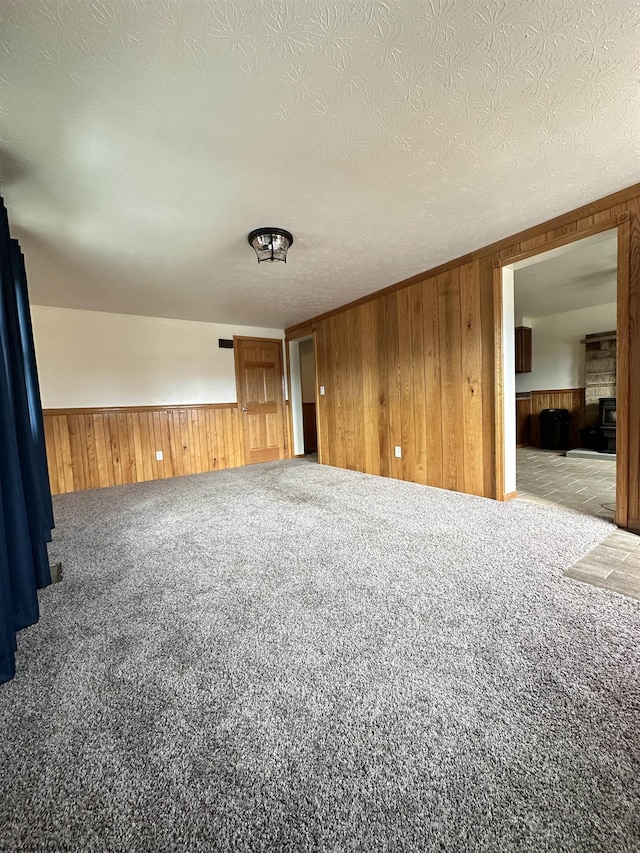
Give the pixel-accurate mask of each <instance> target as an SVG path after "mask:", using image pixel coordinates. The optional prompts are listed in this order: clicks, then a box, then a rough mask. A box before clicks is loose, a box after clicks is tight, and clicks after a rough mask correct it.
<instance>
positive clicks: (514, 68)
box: [0, 0, 640, 327]
mask: <svg viewBox="0 0 640 853" xmlns="http://www.w3.org/2000/svg"><path fill="white" fill-rule="evenodd" d="M0 17H1V18H2V20H1V21H0V40H1V44H0V83H1V85H2V93H1V97H2V100H1V102H0V128H1V131H0V132H1V134H2V137H1V140H0V141H1V144H2V147H3V150H2V152H1V153H0V178H1V179H2V182H3V189H4V193H5V197H6V201H7V206H8V207H9V212H10V217H11V221H12V225H13V227H14V231H15V233H16V234H17V236H19V237H20V239H21V241H22V243H23V248H24V250H25V254H26V258H27V265H28V271H29V277H30V278H29V280H30V287H31V292H32V301H33V302H36V303H40V304H48V305H59V306H69V307H77V308H90V309H96V310H103V311H117V312H128V313H138V314H150V315H156V316H164V317H180V318H185V319H198V320H212V321H219V322H230V323H243V324H250V325H252V324H255V325H262V326H271V327H282V326H284V325H289V324H292V323H294V322H297V321H301V320H304V319H307V318H309V317H311V316H312V315H314V314H317V313H319V312H322V311H325V310H328V309H330V308H332V307H335V306H338V305H341V304H343V303H344V302H346V301H348V300H350V299H354V298H357V297H359V296H361V295H363V294H365V293H369V292H371V291H374V290H377V289H378V288H381V287H384V286H386V285H388V284H392V283H393V282H396V281H398V280H400V279H403V278H406V277H408V276H411V275H413V274H415V273H417V272H420V271H422V270H425V269H428V268H429V267H432V266H434V265H436V264H438V263H441V262H443V261H446V260H449V259H451V258H453V257H456V256H458V255H460V254H463V253H464V252H466V251H468V250H471V249H474V248H478V247H480V246H482V245H485V244H487V243H489V242H491V241H493V240H495V239H498V238H500V237H503V236H506V235H509V234H511V233H514V232H515V231H517V230H519V229H521V228H524V227H526V226H529V225H533V224H536V223H538V222H540V221H543V220H545V219H547V218H549V217H551V216H553V215H555V214H558V213H561V212H564V211H566V210H569V209H571V208H573V207H576V206H578V205H580V204H582V203H586V202H588V201H591V200H593V199H595V198H598V197H600V196H602V195H605V194H607V193H609V192H612V191H614V190H616V189H620V188H622V187H625V186H628V185H630V184H633V183H635V182H637V181H639V180H640V165H639V164H640V156H639V155H640V99H639V92H640V51H639V50H638V45H639V43H640V33H639V27H638V22H639V20H640V6H639V5H638V3H636V2H627V0H624V2H623V0H597V2H591V0H503V2H488V0H485V2H479V1H478V0H464V2H463V0H419V1H418V0H404V2H393V0H388V2H359V0H353V2H349V0H333V1H332V2H326V1H325V2H323V0H319V2H311V0H309V2H304V0H299V2H289V3H286V2H272V0H241V2H235V3H231V2H229V3H227V2H221V0H189V2H187V0H175V2H172V0H129V2H127V0H92V2H85V0H28V2H25V0H2V2H0ZM261 225H277V226H280V227H283V228H288V229H289V230H291V231H292V232H293V234H294V236H295V244H294V246H293V247H292V249H291V250H290V253H289V263H287V265H286V266H285V265H284V264H273V265H272V264H261V265H260V266H258V264H257V262H256V258H255V255H254V253H253V251H252V249H251V248H250V247H249V245H248V244H247V242H246V234H247V233H248V232H249V231H250V230H251V229H252V228H255V227H258V226H261Z"/></svg>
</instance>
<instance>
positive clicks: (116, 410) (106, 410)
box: [42, 403, 238, 416]
mask: <svg viewBox="0 0 640 853" xmlns="http://www.w3.org/2000/svg"><path fill="white" fill-rule="evenodd" d="M237 405H238V404H237V403H184V404H183V403H169V404H168V405H166V406H90V407H88V408H82V409H76V408H70V409H43V410H42V414H43V415H45V416H47V415H61V416H64V415H108V414H116V415H117V414H126V413H127V412H130V413H133V412H166V411H167V410H170V411H175V410H176V409H180V410H181V411H182V410H185V409H186V410H191V409H235V408H236V406H237Z"/></svg>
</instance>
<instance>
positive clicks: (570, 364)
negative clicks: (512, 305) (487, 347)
mask: <svg viewBox="0 0 640 853" xmlns="http://www.w3.org/2000/svg"><path fill="white" fill-rule="evenodd" d="M615 328H616V303H615V302H610V303H608V304H606V305H596V306H594V307H592V308H579V309H577V310H576V311H566V312H564V313H562V314H552V315H551V316H550V317H536V318H535V319H534V320H532V321H531V329H532V332H531V338H532V362H533V370H532V372H531V373H520V374H518V375H517V376H516V391H545V390H549V391H551V390H555V389H561V388H582V387H583V386H584V383H585V379H584V349H585V348H584V344H581V343H580V341H581V339H582V338H584V336H585V335H593V334H597V333H598V332H608V331H612V330H613V329H615Z"/></svg>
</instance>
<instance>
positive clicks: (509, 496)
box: [504, 492, 518, 501]
mask: <svg viewBox="0 0 640 853" xmlns="http://www.w3.org/2000/svg"><path fill="white" fill-rule="evenodd" d="M517 497H518V493H517V492H507V494H506V495H505V496H504V500H505V501H514V500H515V499H516V498H517Z"/></svg>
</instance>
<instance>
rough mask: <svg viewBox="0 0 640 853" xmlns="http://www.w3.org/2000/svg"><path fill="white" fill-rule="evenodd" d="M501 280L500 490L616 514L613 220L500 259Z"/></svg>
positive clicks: (620, 400) (620, 402)
mask: <svg viewBox="0 0 640 853" xmlns="http://www.w3.org/2000/svg"><path fill="white" fill-rule="evenodd" d="M501 284H502V311H503V318H502V319H503V325H502V337H503V389H504V399H503V407H504V408H503V415H504V428H503V430H504V491H505V495H507V496H509V493H511V496H515V495H516V494H517V496H518V498H519V499H524V500H529V501H533V502H536V503H543V504H549V505H557V506H560V507H564V508H567V509H571V510H573V511H579V512H583V513H585V514H588V515H596V516H599V517H602V518H605V519H607V520H609V521H618V523H621V522H620V520H619V515H618V512H617V507H616V491H617V479H618V478H617V468H618V467H619V461H620V460H619V459H618V455H619V454H618V453H617V452H616V451H617V450H621V452H623V453H624V452H626V448H617V446H616V427H617V414H618V410H619V409H620V408H621V407H622V406H624V405H626V404H627V401H626V399H624V393H623V389H622V386H621V387H620V388H619V389H618V387H617V385H618V383H617V379H618V360H617V334H618V305H617V302H618V292H617V290H618V229H617V228H616V227H613V228H611V227H609V229H607V230H602V231H599V232H598V233H595V234H592V235H590V236H587V237H584V238H583V239H580V240H575V241H573V242H569V243H566V244H564V245H561V246H557V247H556V248H553V249H551V250H549V251H547V252H541V253H539V254H535V255H532V256H530V257H523V258H520V259H518V260H514V261H513V262H511V263H509V261H508V260H507V261H505V263H504V265H503V266H502V270H501ZM618 392H620V393H618ZM622 526H624V523H623V525H622Z"/></svg>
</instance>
